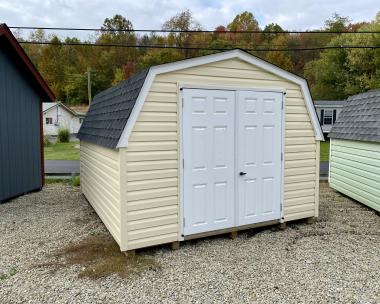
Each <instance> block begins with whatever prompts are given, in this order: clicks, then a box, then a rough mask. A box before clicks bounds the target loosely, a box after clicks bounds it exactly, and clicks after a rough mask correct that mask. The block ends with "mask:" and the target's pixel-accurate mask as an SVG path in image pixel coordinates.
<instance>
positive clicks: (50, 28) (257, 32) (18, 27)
mask: <svg viewBox="0 0 380 304" xmlns="http://www.w3.org/2000/svg"><path fill="white" fill-rule="evenodd" d="M9 28H10V29H21V30H22V29H24V30H55V31H92V32H95V31H96V32H127V33H133V32H143V33H149V32H150V33H214V34H380V31H360V32H351V31H322V30H311V31H260V30H255V31H216V30H164V29H102V28H75V27H39V26H9Z"/></svg>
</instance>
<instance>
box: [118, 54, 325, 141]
mask: <svg viewBox="0 0 380 304" xmlns="http://www.w3.org/2000/svg"><path fill="white" fill-rule="evenodd" d="M232 58H238V59H240V60H243V61H245V62H248V63H250V64H252V65H255V66H257V67H259V68H262V69H263V70H265V71H268V72H270V73H273V74H275V75H278V76H279V77H281V78H284V79H286V80H289V81H291V82H294V83H296V84H298V85H299V86H300V87H301V90H302V94H303V96H304V99H305V101H306V106H307V110H308V112H309V115H310V118H311V120H312V124H313V127H314V132H315V137H316V140H324V138H323V132H322V129H321V126H320V124H319V120H318V116H317V113H316V112H315V108H314V103H313V100H312V98H311V95H310V91H309V88H308V85H307V82H306V80H305V79H303V78H301V77H299V76H297V75H294V74H292V73H290V72H287V71H285V70H283V69H281V68H279V67H277V66H275V65H273V64H271V63H269V62H266V61H264V60H261V59H260V58H257V57H255V56H252V55H250V54H248V53H246V52H243V51H241V50H232V51H228V52H223V53H218V54H213V55H207V56H202V57H197V58H191V59H186V60H181V61H177V62H173V63H167V64H162V65H157V66H154V67H151V68H150V70H149V72H148V75H147V77H146V78H145V82H144V85H143V87H142V88H141V91H140V94H139V96H138V98H137V100H136V103H135V106H134V107H133V109H132V112H131V115H130V117H129V119H128V122H127V124H126V126H125V127H124V130H123V132H122V134H121V136H120V139H119V142H118V144H117V147H116V148H125V147H127V146H128V139H129V136H130V135H131V133H132V130H133V127H134V125H135V123H136V121H137V119H138V116H139V114H140V111H141V109H142V107H143V105H144V101H145V99H146V97H147V96H148V93H149V89H150V87H151V86H152V84H153V81H154V78H155V77H156V75H158V74H163V73H169V72H173V71H177V70H182V69H187V68H191V67H194V66H199V65H204V64H208V63H213V62H217V61H222V60H227V59H232Z"/></svg>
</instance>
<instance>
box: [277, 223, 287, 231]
mask: <svg viewBox="0 0 380 304" xmlns="http://www.w3.org/2000/svg"><path fill="white" fill-rule="evenodd" d="M278 228H280V230H285V229H286V223H285V222H284V223H281V224H280V225H278Z"/></svg>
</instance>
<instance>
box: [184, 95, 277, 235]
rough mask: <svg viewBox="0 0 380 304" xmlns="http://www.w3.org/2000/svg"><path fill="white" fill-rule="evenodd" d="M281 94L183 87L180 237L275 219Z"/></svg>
mask: <svg viewBox="0 0 380 304" xmlns="http://www.w3.org/2000/svg"><path fill="white" fill-rule="evenodd" d="M282 97H283V96H282V93H276V92H258V91H238V92H234V91H223V90H201V89H184V90H183V98H184V100H183V115H182V120H183V123H182V142H183V157H184V171H183V193H184V196H183V198H184V204H183V208H184V209H183V212H184V218H185V225H184V235H191V234H196V233H202V232H207V231H213V230H218V229H224V228H230V227H234V226H242V225H248V224H253V223H258V222H264V221H269V220H274V219H280V217H281V208H280V204H281V170H282V163H281V151H282ZM235 109H236V110H235ZM235 111H236V113H235ZM235 160H236V164H235ZM240 172H242V173H245V175H240V174H239V173H240ZM235 189H236V191H235Z"/></svg>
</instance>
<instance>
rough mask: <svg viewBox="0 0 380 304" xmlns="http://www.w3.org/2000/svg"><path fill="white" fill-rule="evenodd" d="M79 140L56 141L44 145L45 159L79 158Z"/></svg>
mask: <svg viewBox="0 0 380 304" xmlns="http://www.w3.org/2000/svg"><path fill="white" fill-rule="evenodd" d="M75 146H79V142H68V143H56V144H52V145H50V146H48V147H45V149H44V151H45V159H49V160H51V159H53V160H79V148H76V147H75Z"/></svg>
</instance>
